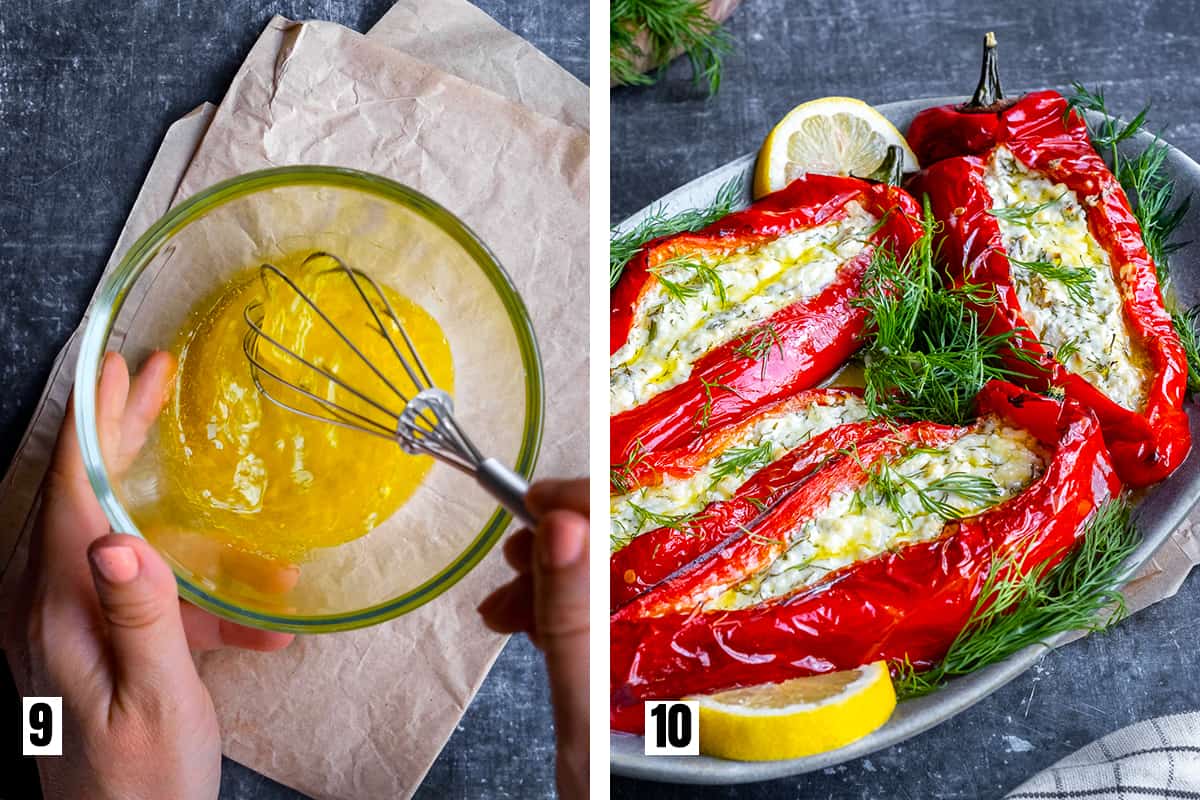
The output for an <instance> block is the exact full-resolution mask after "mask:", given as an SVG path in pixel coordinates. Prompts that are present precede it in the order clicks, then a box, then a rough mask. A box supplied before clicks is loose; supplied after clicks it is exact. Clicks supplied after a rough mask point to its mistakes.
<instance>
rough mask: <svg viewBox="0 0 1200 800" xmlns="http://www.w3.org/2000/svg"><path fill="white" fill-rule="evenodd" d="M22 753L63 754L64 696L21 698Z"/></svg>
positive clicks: (27, 754)
mask: <svg viewBox="0 0 1200 800" xmlns="http://www.w3.org/2000/svg"><path fill="white" fill-rule="evenodd" d="M21 714H22V716H23V719H22V721H21V755H25V756H61V755H62V698H61V697H23V698H21Z"/></svg>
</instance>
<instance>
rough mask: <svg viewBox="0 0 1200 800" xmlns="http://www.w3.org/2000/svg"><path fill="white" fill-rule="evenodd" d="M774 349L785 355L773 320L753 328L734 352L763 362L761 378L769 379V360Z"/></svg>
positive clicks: (760, 372) (760, 371)
mask: <svg viewBox="0 0 1200 800" xmlns="http://www.w3.org/2000/svg"><path fill="white" fill-rule="evenodd" d="M772 350H776V351H778V352H779V355H780V356H783V344H782V343H781V342H780V341H779V331H778V330H776V328H775V325H774V323H771V322H764V323H763V324H762V325H759V326H757V327H755V328H752V329H751V330H750V331H748V332H747V333H746V336H745V337H744V338H743V339H742V341H741V342H739V343H738V344H737V346H736V347H734V348H733V352H735V353H737V354H738V355H739V356H742V357H743V358H752V359H754V360H755V361H759V362H762V368H761V369H760V370H759V380H766V379H767V361H768V360H769V359H770V358H771V351H772Z"/></svg>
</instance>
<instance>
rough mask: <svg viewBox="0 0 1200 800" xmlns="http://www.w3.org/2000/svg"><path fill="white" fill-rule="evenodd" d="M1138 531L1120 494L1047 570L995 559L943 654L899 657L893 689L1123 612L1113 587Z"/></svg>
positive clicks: (938, 678) (906, 694) (904, 691)
mask: <svg viewBox="0 0 1200 800" xmlns="http://www.w3.org/2000/svg"><path fill="white" fill-rule="evenodd" d="M1140 540H1141V536H1140V535H1139V533H1138V530H1137V527H1136V525H1135V524H1134V522H1133V518H1132V512H1131V508H1130V505H1129V503H1128V502H1127V501H1125V500H1111V501H1109V502H1107V503H1105V504H1104V505H1103V506H1101V507H1100V508H1099V510H1097V512H1096V513H1095V515H1094V516H1093V517H1092V519H1091V520H1090V521H1089V522H1088V524H1087V526H1086V527H1085V529H1084V535H1083V540H1082V541H1081V542H1080V543H1079V544H1078V545H1077V546H1076V548H1075V549H1074V550H1073V551H1072V552H1071V553H1070V554H1068V555H1067V557H1066V558H1065V559H1064V560H1063V561H1062V562H1060V563H1059V564H1058V565H1057V566H1055V567H1053V568H1052V569H1046V568H1045V567H1044V566H1038V567H1035V568H1033V569H1031V570H1029V571H1028V572H1027V573H1026V574H1025V575H1024V576H1021V577H1017V576H1011V569H1012V568H1013V567H1015V566H1017V564H1015V563H1014V562H1012V561H1011V560H1009V561H1001V562H999V563H995V564H993V567H992V569H991V571H990V572H989V574H988V577H987V579H986V580H985V582H984V585H983V588H982V590H981V591H980V593H979V600H978V601H977V602H976V604H975V607H974V609H973V610H972V612H971V615H970V617H969V618H968V621H967V624H966V626H965V627H963V629H962V631H961V632H960V633H959V634H958V636H957V637H956V638H955V639H954V642H953V643H952V644H951V645H950V649H949V650H947V652H946V655H945V657H944V658H943V659H942V660H941V661H939V662H938V663H937V664H935V665H934V666H933V667H932V668H931V669H928V670H925V671H923V672H918V671H917V670H916V669H915V668H914V667H913V665H912V664H911V663H908V662H907V661H906V662H904V663H902V664H899V665H898V667H899V674H898V676H897V679H896V693H897V694H898V695H899V696H900V697H901V698H903V699H907V698H910V697H920V696H921V695H926V694H929V693H930V692H932V691H934V690H936V689H939V688H940V687H941V686H943V685H944V684H945V682H946V681H947V680H948V679H950V678H953V677H955V676H958V675H966V674H968V673H971V672H975V671H976V670H979V669H982V668H983V667H986V666H988V665H989V664H994V663H996V662H998V661H1003V660H1004V659H1006V658H1008V657H1009V656H1011V655H1013V654H1014V653H1016V652H1018V651H1019V650H1022V649H1024V648H1026V647H1028V646H1030V645H1034V644H1045V642H1046V641H1047V640H1048V639H1050V638H1051V637H1053V636H1055V635H1057V634H1060V633H1065V632H1067V631H1075V630H1084V631H1088V632H1092V631H1099V630H1104V629H1105V628H1107V627H1109V626H1110V625H1113V624H1115V623H1117V622H1118V621H1120V620H1121V619H1123V618H1124V616H1125V614H1126V610H1125V601H1124V598H1123V597H1122V596H1121V593H1120V592H1119V591H1118V587H1119V586H1120V585H1121V584H1122V583H1124V582H1125V581H1126V580H1127V579H1128V577H1129V568H1128V567H1127V566H1126V563H1125V562H1126V560H1127V559H1128V557H1129V555H1130V554H1131V553H1133V551H1134V550H1135V549H1137V546H1138V543H1139V541H1140Z"/></svg>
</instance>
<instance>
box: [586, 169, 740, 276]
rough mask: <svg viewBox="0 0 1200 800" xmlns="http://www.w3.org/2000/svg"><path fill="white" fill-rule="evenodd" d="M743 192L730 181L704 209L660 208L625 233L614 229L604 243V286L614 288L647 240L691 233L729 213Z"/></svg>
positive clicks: (735, 182) (737, 181) (738, 185)
mask: <svg viewBox="0 0 1200 800" xmlns="http://www.w3.org/2000/svg"><path fill="white" fill-rule="evenodd" d="M743 191H744V189H743V186H742V179H741V178H732V179H730V180H729V181H728V182H727V183H725V184H724V185H723V186H722V187H721V188H720V189H718V190H717V194H716V196H714V197H713V199H712V202H711V203H709V204H708V206H707V207H705V208H694V209H689V210H687V211H680V212H678V213H676V214H667V213H666V211H665V210H663V208H662V206H656V207H655V208H652V209H651V210H650V211H649V213H647V214H646V216H645V217H644V218H643V219H642V221H641V222H639V223H638V224H637V225H634V226H633V228H631V229H630V230H628V231H626V232H625V233H618V232H617V231H616V230H615V229H614V230H613V231H612V234H611V236H610V238H609V243H608V285H609V288H612V287H613V286H616V285H617V281H618V280H619V279H620V277H621V273H622V272H624V271H625V265H626V264H628V263H629V262H630V261H631V260H633V257H634V256H636V255H637V254H638V253H640V252H641V250H642V247H644V246H645V244H646V242H648V241H650V240H651V239H657V238H659V237H660V236H670V235H672V234H676V233H682V232H683V231H695V230H699V229H700V228H703V227H705V226H707V225H711V224H712V223H714V222H716V221H717V220H719V219H720V218H721V217H723V216H725V215H726V214H728V213H729V212H731V211H733V208H734V206H735V205H737V203H738V201H739V200H740V199H741V197H742V192H743Z"/></svg>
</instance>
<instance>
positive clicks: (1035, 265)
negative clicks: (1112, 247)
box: [1008, 255, 1096, 304]
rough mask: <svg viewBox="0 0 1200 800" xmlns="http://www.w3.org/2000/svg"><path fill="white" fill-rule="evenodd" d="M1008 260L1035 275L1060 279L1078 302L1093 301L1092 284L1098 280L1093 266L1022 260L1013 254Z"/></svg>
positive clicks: (1052, 279) (1054, 279) (1048, 278)
mask: <svg viewBox="0 0 1200 800" xmlns="http://www.w3.org/2000/svg"><path fill="white" fill-rule="evenodd" d="M1008 260H1009V262H1010V263H1012V264H1016V265H1017V266H1018V267H1022V268H1023V269H1026V270H1028V271H1029V272H1032V273H1033V274H1035V275H1040V276H1041V277H1043V278H1045V279H1047V280H1051V281H1058V282H1059V283H1061V284H1062V285H1063V288H1064V289H1066V290H1067V294H1068V295H1070V296H1071V299H1072V300H1074V301H1075V302H1076V303H1080V304H1084V303H1091V302H1092V284H1093V283H1095V281H1096V272H1095V270H1093V269H1092V268H1091V267H1068V266H1066V265H1065V264H1054V263H1052V262H1050V261H1022V260H1021V259H1019V258H1015V257H1013V256H1011V255H1009V256H1008Z"/></svg>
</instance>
